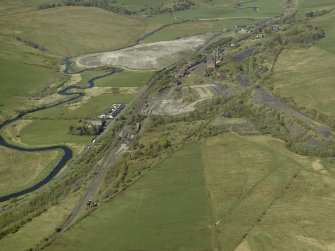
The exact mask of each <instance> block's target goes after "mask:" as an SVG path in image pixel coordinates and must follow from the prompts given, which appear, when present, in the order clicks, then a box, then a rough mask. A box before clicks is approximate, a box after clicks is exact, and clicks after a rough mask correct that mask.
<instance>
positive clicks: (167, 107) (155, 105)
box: [143, 83, 233, 115]
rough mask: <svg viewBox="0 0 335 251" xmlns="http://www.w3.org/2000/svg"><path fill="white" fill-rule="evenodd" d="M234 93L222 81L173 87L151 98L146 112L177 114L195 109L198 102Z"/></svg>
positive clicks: (144, 111)
mask: <svg viewBox="0 0 335 251" xmlns="http://www.w3.org/2000/svg"><path fill="white" fill-rule="evenodd" d="M232 94H233V90H232V89H230V88H229V87H227V86H224V85H222V84H220V83H215V84H206V85H193V86H186V87H178V86H177V87H173V88H169V89H166V90H164V91H163V92H161V93H160V95H159V97H157V98H152V99H151V100H149V102H148V104H149V106H148V107H147V108H146V109H144V110H143V113H144V114H155V115H177V114H182V113H187V112H192V111H194V110H195V107H196V104H198V103H199V102H201V101H204V100H206V99H209V98H213V97H217V96H224V97H228V96H231V95H232Z"/></svg>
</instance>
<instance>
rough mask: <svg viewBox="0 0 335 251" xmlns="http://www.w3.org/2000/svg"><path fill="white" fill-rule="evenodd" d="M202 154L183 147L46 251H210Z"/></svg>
mask: <svg viewBox="0 0 335 251" xmlns="http://www.w3.org/2000/svg"><path fill="white" fill-rule="evenodd" d="M200 152H201V151H200V145H199V144H197V143H194V144H191V145H189V146H187V147H185V148H183V149H182V150H181V151H179V152H178V153H176V154H174V155H173V156H172V157H171V158H169V159H168V160H166V161H164V162H163V163H162V164H161V165H160V166H159V167H157V168H155V169H154V170H152V171H151V172H149V173H148V174H147V175H146V176H145V177H143V178H142V179H141V180H139V181H138V182H136V183H135V184H134V185H133V186H132V187H130V188H129V189H128V190H127V191H126V192H124V193H122V194H120V195H119V196H118V197H117V198H116V199H115V200H112V201H111V202H109V203H106V204H105V205H103V206H102V207H101V208H99V209H98V210H97V211H95V212H94V213H93V214H92V216H90V217H87V218H86V219H84V220H83V221H81V222H80V223H78V224H77V225H76V226H75V227H74V228H73V229H71V230H70V231H67V232H66V233H65V234H64V235H63V236H62V237H61V238H59V239H57V240H56V241H55V242H54V244H53V245H51V246H49V247H48V248H47V249H46V250H62V251H65V250H74V249H76V250H95V249H97V248H98V249H99V250H120V251H121V250H209V249H210V248H211V237H210V236H211V234H210V229H209V227H208V224H209V212H208V205H207V198H206V190H205V187H204V186H205V184H204V181H203V170H202V166H201V158H200V156H201V155H200Z"/></svg>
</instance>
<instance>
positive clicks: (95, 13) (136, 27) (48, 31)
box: [0, 7, 145, 56]
mask: <svg viewBox="0 0 335 251" xmlns="http://www.w3.org/2000/svg"><path fill="white" fill-rule="evenodd" d="M0 25H1V27H2V28H1V31H2V32H3V33H7V34H13V31H14V30H15V31H16V35H18V36H19V37H22V38H23V39H25V40H27V41H32V42H34V43H35V44H37V45H39V46H41V47H44V48H45V49H46V50H47V51H49V52H51V53H52V54H55V55H60V56H74V55H78V54H82V53H88V52H93V51H94V52H96V51H104V50H112V49H117V48H120V47H124V46H126V45H129V44H131V43H134V41H135V39H136V38H137V37H139V36H140V35H141V34H142V33H143V32H144V29H145V27H144V23H143V21H141V20H138V19H135V18H129V17H124V16H121V15H117V14H114V13H112V12H108V11H105V10H102V9H98V8H87V7H60V8H52V9H46V10H38V11H30V12H24V13H19V14H15V15H10V16H4V17H0ZM115 34H117V36H116V35H115Z"/></svg>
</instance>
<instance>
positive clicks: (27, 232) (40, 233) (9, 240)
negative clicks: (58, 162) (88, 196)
mask: <svg viewBox="0 0 335 251" xmlns="http://www.w3.org/2000/svg"><path fill="white" fill-rule="evenodd" d="M79 197H80V192H76V193H72V194H71V195H70V196H68V197H67V198H66V199H64V200H62V201H60V203H59V204H57V205H55V206H52V207H50V208H49V209H48V211H46V212H43V213H42V214H41V215H39V216H37V217H35V218H34V220H32V221H30V222H28V223H26V224H25V225H24V226H23V227H21V228H20V229H19V230H18V231H17V232H16V233H14V234H10V235H7V236H6V237H4V238H3V239H0V245H1V250H10V251H22V250H28V249H29V248H31V247H34V246H36V245H37V244H39V243H40V242H41V240H42V239H43V238H46V237H48V236H49V235H50V234H51V233H53V232H54V231H55V229H56V228H57V227H59V226H60V225H61V224H62V222H63V221H64V220H65V219H66V218H67V217H68V215H69V214H70V213H71V211H72V208H73V207H74V206H75V205H76V203H77V201H78V199H79ZM41 226H43V227H41Z"/></svg>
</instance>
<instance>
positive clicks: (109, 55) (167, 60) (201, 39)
mask: <svg viewBox="0 0 335 251" xmlns="http://www.w3.org/2000/svg"><path fill="white" fill-rule="evenodd" d="M210 36H211V35H208V34H206V35H201V36H194V37H188V38H182V39H178V40H173V41H162V42H156V43H148V44H140V45H135V46H132V47H129V48H126V49H121V50H117V51H113V52H102V53H95V54H88V55H84V56H80V57H78V58H77V59H76V65H77V67H80V68H94V67H99V66H105V65H108V66H117V67H121V68H124V69H130V70H159V69H162V68H164V67H166V66H168V65H171V64H173V63H175V62H177V61H179V60H180V59H182V58H184V57H185V56H187V55H189V54H191V53H192V52H194V51H195V50H196V49H197V48H199V47H200V46H202V45H204V44H205V42H206V41H207V39H209V38H210Z"/></svg>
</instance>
